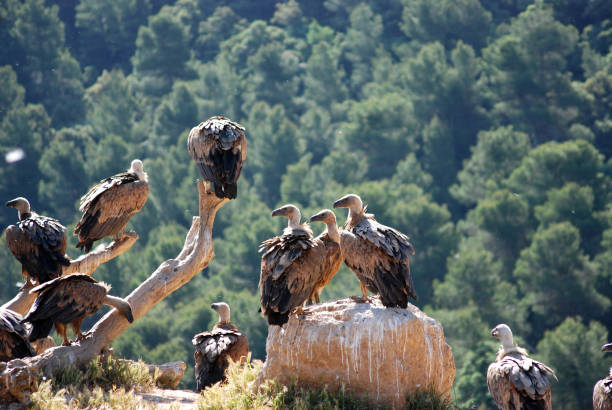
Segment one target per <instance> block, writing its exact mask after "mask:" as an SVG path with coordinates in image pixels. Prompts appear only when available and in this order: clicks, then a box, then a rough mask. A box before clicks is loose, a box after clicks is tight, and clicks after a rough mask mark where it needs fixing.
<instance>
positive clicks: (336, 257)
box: [308, 209, 342, 303]
mask: <svg viewBox="0 0 612 410" xmlns="http://www.w3.org/2000/svg"><path fill="white" fill-rule="evenodd" d="M312 222H323V223H324V224H325V230H324V231H323V232H322V233H321V235H319V236H317V237H316V238H315V240H314V241H315V247H314V248H313V249H312V250H311V252H312V253H314V254H317V255H318V257H319V258H320V260H321V264H320V265H319V278H318V279H317V281H316V283H315V286H314V289H313V291H312V293H311V295H310V296H309V297H308V300H309V301H310V303H314V302H316V303H319V302H320V301H321V292H322V291H323V288H324V287H325V286H327V285H328V284H329V282H330V281H331V280H332V278H333V277H334V275H336V273H338V269H340V265H342V252H341V251H340V233H339V232H338V226H337V225H336V215H334V213H333V212H332V211H330V210H329V209H324V210H322V211H320V212H319V213H317V214H315V215H313V216H311V217H310V223H312Z"/></svg>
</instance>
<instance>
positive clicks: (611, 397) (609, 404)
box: [593, 343, 612, 410]
mask: <svg viewBox="0 0 612 410" xmlns="http://www.w3.org/2000/svg"><path fill="white" fill-rule="evenodd" d="M601 350H602V351H604V352H612V343H606V344H605V345H603V346H602V347H601ZM593 409H594V410H612V368H610V375H609V376H608V377H606V378H605V379H601V380H600V381H598V382H597V383H596V384H595V388H594V389H593Z"/></svg>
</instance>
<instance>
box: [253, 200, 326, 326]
mask: <svg viewBox="0 0 612 410" xmlns="http://www.w3.org/2000/svg"><path fill="white" fill-rule="evenodd" d="M272 216H284V217H286V218H288V219H289V223H288V226H287V227H286V228H285V229H284V230H283V234H282V235H280V236H275V237H274V238H270V239H267V240H265V241H263V242H262V243H261V245H260V247H259V252H262V253H263V254H262V256H261V272H260V276H259V291H260V294H261V302H260V304H261V312H262V313H263V315H264V316H266V317H267V319H268V324H270V325H278V326H282V325H283V324H285V323H287V320H289V313H290V311H291V310H292V309H293V308H298V310H301V308H302V306H303V305H304V302H306V301H307V300H309V298H311V297H314V292H315V286H316V284H317V282H318V281H319V278H320V277H321V270H322V269H323V268H324V263H325V257H326V254H327V252H326V249H325V245H324V244H323V242H322V241H320V240H319V241H317V240H315V238H313V236H312V231H311V230H310V226H308V224H306V223H304V224H300V219H301V213H300V210H299V209H298V208H297V207H296V206H295V205H291V204H289V205H285V206H283V207H281V208H278V209H276V210H274V211H273V212H272Z"/></svg>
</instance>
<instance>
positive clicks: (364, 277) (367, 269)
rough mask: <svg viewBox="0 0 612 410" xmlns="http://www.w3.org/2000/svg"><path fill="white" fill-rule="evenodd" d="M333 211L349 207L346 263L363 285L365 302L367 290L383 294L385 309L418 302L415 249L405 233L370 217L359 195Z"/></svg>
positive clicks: (343, 236) (344, 247) (343, 233)
mask: <svg viewBox="0 0 612 410" xmlns="http://www.w3.org/2000/svg"><path fill="white" fill-rule="evenodd" d="M334 208H348V210H349V212H348V218H347V220H346V224H345V227H344V229H343V230H342V231H341V232H340V247H341V248H342V255H343V257H344V263H346V265H347V266H348V267H349V268H350V269H351V270H352V271H353V272H354V273H355V275H356V276H357V278H358V279H359V283H360V284H361V292H362V293H363V299H361V300H362V301H364V302H365V301H367V300H368V298H367V291H368V290H369V291H370V292H373V293H378V294H380V298H381V301H382V304H383V305H385V306H386V307H401V308H406V307H407V306H408V298H409V297H411V298H413V299H415V300H416V299H417V295H416V292H415V290H414V285H413V284H412V276H411V275H410V261H409V260H408V255H414V248H413V247H412V244H411V243H410V242H409V240H408V237H407V236H406V235H404V234H403V233H401V232H399V231H397V230H395V229H393V228H390V227H388V226H386V225H383V224H381V223H378V222H376V219H374V215H372V214H367V213H366V208H367V207H364V206H363V202H362V201H361V198H360V197H359V196H358V195H355V194H349V195H346V196H344V197H342V198H340V199H338V200H337V201H336V202H334Z"/></svg>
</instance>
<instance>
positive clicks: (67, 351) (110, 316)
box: [0, 181, 229, 401]
mask: <svg viewBox="0 0 612 410" xmlns="http://www.w3.org/2000/svg"><path fill="white" fill-rule="evenodd" d="M197 185H198V192H199V214H200V216H199V217H194V218H193V222H192V224H191V228H190V230H189V232H188V233H187V237H186V239H185V244H184V245H183V249H182V250H181V252H180V253H179V255H178V256H177V257H176V258H175V259H169V260H167V261H164V262H162V264H161V265H159V267H158V268H157V269H156V270H155V272H153V273H152V274H151V276H150V277H149V278H148V279H147V280H145V281H144V282H143V283H141V284H140V286H138V287H137V288H136V289H134V291H133V292H132V293H131V294H130V295H129V296H128V297H127V298H126V299H127V301H128V302H130V304H131V305H132V313H133V315H134V319H138V318H140V317H142V316H143V315H144V314H145V313H147V312H148V311H149V310H150V309H151V308H152V307H153V306H155V305H156V304H157V303H159V302H160V301H161V300H163V299H164V298H165V297H166V296H168V295H169V294H170V293H172V292H174V291H175V290H177V289H178V288H180V287H181V286H183V285H184V284H186V283H187V282H189V281H190V280H191V279H192V278H193V277H194V276H195V275H196V274H197V273H198V272H200V271H201V270H202V269H204V268H205V267H206V266H208V264H209V263H210V261H211V260H212V259H213V258H214V256H215V253H214V247H213V241H212V229H213V223H214V220H215V215H216V213H217V211H218V210H219V209H220V208H221V207H222V206H223V205H224V204H225V203H226V202H228V201H229V200H228V199H220V198H217V197H216V196H215V195H214V193H207V192H206V190H205V189H204V185H203V184H202V182H201V181H198V182H197ZM128 326H129V322H128V321H127V320H126V319H125V318H124V317H123V316H121V315H120V314H119V313H118V312H117V311H116V310H115V309H113V310H111V311H110V312H109V313H107V314H106V315H105V316H104V317H103V318H101V319H100V320H99V321H98V322H97V323H96V324H95V325H94V326H93V328H92V329H91V331H90V332H89V334H88V336H87V338H86V339H85V340H83V341H82V342H81V343H80V344H75V345H73V346H59V347H56V348H52V349H49V350H47V351H46V352H45V353H43V354H42V355H40V356H36V357H32V358H27V359H23V360H20V359H16V360H11V361H10V362H8V363H0V399H2V398H4V399H9V400H10V399H13V400H14V399H17V400H20V401H24V400H26V399H27V397H28V396H29V393H30V392H31V391H33V390H34V389H36V386H37V384H38V383H37V381H38V376H39V375H40V374H43V375H44V376H46V377H51V376H52V375H53V374H54V373H55V372H57V371H58V370H60V369H62V368H65V367H68V366H83V365H86V364H87V363H89V362H90V361H91V360H93V359H94V358H95V357H96V356H98V354H100V352H101V351H102V350H103V349H104V348H106V347H108V346H109V345H110V343H111V342H112V341H113V340H115V339H116V338H117V337H118V336H119V335H120V334H121V333H123V331H125V329H127V328H128Z"/></svg>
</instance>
